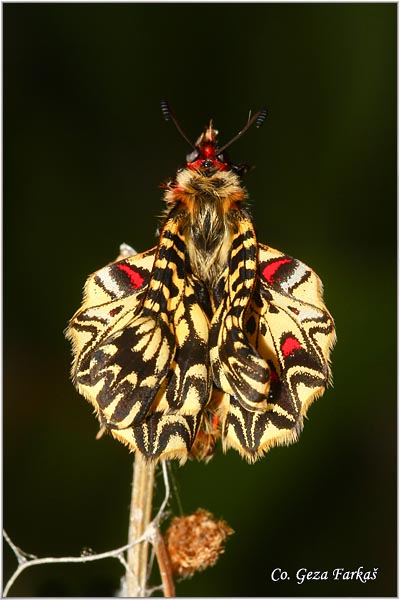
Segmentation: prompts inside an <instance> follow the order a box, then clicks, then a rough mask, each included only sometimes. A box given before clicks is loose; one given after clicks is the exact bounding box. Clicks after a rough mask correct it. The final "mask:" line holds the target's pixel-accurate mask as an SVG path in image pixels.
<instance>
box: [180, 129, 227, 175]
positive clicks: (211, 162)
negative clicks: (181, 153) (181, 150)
mask: <svg viewBox="0 0 400 600" xmlns="http://www.w3.org/2000/svg"><path fill="white" fill-rule="evenodd" d="M217 135H218V131H217V130H216V129H214V128H213V123H212V121H210V124H209V126H208V127H207V128H206V130H205V131H204V132H203V133H202V134H201V136H200V137H199V139H198V140H197V142H196V144H195V147H194V149H193V151H192V152H190V154H188V155H187V156H186V164H187V167H188V168H189V169H191V170H192V171H200V172H204V174H207V173H210V174H212V173H215V172H216V171H226V170H227V169H228V168H229V162H228V160H227V157H225V155H224V154H222V153H221V152H219V151H218V146H217Z"/></svg>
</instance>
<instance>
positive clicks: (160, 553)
mask: <svg viewBox="0 0 400 600" xmlns="http://www.w3.org/2000/svg"><path fill="white" fill-rule="evenodd" d="M152 543H153V547H154V552H155V553H156V558H157V563H158V567H159V569H160V575H161V582H162V586H163V590H164V598H174V597H175V585H174V579H173V576H172V567H171V561H170V558H169V554H168V550H167V548H166V546H165V542H164V538H163V536H162V533H161V532H160V530H159V528H158V527H157V526H155V527H154V530H153V535H152Z"/></svg>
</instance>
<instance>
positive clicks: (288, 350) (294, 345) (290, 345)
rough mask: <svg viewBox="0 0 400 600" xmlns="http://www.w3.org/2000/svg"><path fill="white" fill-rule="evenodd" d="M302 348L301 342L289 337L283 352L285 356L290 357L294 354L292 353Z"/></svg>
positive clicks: (284, 344) (284, 343) (282, 348)
mask: <svg viewBox="0 0 400 600" xmlns="http://www.w3.org/2000/svg"><path fill="white" fill-rule="evenodd" d="M300 348H301V344H300V342H299V340H297V339H296V338H295V337H287V338H286V340H285V341H284V342H283V344H282V347H281V350H282V354H283V356H285V357H286V356H289V354H292V352H294V351H295V350H299V349H300Z"/></svg>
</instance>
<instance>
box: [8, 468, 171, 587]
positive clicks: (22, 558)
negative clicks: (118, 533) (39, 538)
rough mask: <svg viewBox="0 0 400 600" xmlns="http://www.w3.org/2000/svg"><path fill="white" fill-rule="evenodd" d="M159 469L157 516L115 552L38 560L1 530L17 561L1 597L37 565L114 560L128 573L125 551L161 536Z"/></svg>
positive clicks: (129, 567)
mask: <svg viewBox="0 0 400 600" xmlns="http://www.w3.org/2000/svg"><path fill="white" fill-rule="evenodd" d="M161 467H162V472H163V478H164V485H165V495H164V499H163V501H162V503H161V506H160V509H159V511H158V513H157V515H156V516H155V517H154V519H153V521H152V522H151V523H149V524H148V526H147V527H146V528H145V529H144V530H143V533H142V534H141V535H140V536H138V537H137V538H136V539H131V538H130V540H129V543H128V544H125V545H124V546H121V547H120V548H116V549H115V550H109V551H107V552H101V553H98V554H95V553H93V554H83V553H82V555H81V556H63V557H57V558H56V557H45V558H38V557H37V556H35V555H34V554H28V553H27V552H25V551H24V550H21V548H18V546H16V545H15V544H14V542H12V540H11V539H10V537H9V536H8V534H7V533H6V531H4V530H3V535H4V538H5V540H6V541H7V543H8V545H9V546H10V548H11V549H12V551H13V552H14V554H15V557H16V559H17V561H18V567H17V569H16V570H15V571H14V573H13V574H12V576H11V577H10V579H9V580H8V582H7V584H6V586H5V588H4V591H3V597H6V596H7V595H8V593H9V591H10V589H11V587H12V586H13V584H14V583H15V581H16V579H17V578H18V577H19V576H20V575H21V573H22V572H23V571H25V569H27V568H29V567H34V566H38V565H46V564H57V563H58V564H60V563H85V562H92V561H94V560H103V559H105V558H116V559H117V560H119V561H120V562H121V563H122V564H123V565H124V567H125V570H126V571H127V573H128V572H129V571H130V570H131V566H130V565H129V562H128V561H127V560H126V558H125V552H126V551H127V550H128V551H129V549H130V548H132V547H134V546H137V545H139V544H141V543H142V542H151V543H154V542H153V539H154V537H155V532H156V533H158V535H161V534H160V532H159V531H158V526H159V523H160V521H161V519H162V516H163V514H164V511H165V508H166V506H167V504H168V499H169V494H170V487H169V481H168V473H167V467H166V464H165V462H164V461H162V462H161ZM128 569H129V571H128ZM162 569H163V567H162V566H161V565H160V571H161V570H162ZM162 577H163V575H162ZM163 584H164V580H163ZM164 590H165V588H164ZM166 591H167V590H165V593H166Z"/></svg>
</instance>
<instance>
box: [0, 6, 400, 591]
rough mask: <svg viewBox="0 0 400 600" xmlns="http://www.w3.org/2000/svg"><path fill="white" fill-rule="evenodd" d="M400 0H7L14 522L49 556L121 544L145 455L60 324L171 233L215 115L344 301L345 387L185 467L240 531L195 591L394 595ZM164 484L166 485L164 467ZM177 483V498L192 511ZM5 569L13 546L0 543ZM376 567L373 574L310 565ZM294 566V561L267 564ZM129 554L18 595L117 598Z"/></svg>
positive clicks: (269, 239)
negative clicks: (297, 421)
mask: <svg viewBox="0 0 400 600" xmlns="http://www.w3.org/2000/svg"><path fill="white" fill-rule="evenodd" d="M396 13H397V6H396V5H395V4H146V5H145V4H119V5H118V4H115V5H109V4H89V5H77V4H66V5H62V4H29V5H24V4H5V5H4V4H3V27H4V79H3V86H4V87H3V89H4V122H3V125H4V290H5V293H4V378H5V387H4V399H5V403H4V526H5V528H6V530H7V532H8V533H9V535H10V536H11V537H12V539H13V540H14V542H15V543H16V544H17V545H19V546H21V547H22V548H23V549H25V550H26V551H28V552H33V553H35V554H38V555H40V556H46V555H53V556H55V555H57V556H62V555H71V554H72V555H76V554H79V553H80V551H81V549H82V547H90V548H93V549H94V550H96V551H104V550H108V549H111V548H114V547H118V546H120V545H122V544H124V543H125V539H126V531H127V522H128V505H129V497H130V480H131V464H132V456H131V455H129V453H128V451H127V449H126V448H125V447H123V446H122V445H120V444H119V443H118V442H116V441H113V440H112V439H111V438H103V439H102V440H101V441H95V439H94V438H95V435H96V432H97V423H96V421H95V419H94V417H93V416H92V410H91V408H90V406H89V404H88V403H86V402H85V401H84V400H83V399H82V398H80V397H79V396H78V394H77V393H76V392H75V390H74V389H73V387H72V384H71V383H70V381H69V365H70V349H69V345H68V344H67V342H66V341H65V340H64V338H63V329H64V328H65V326H66V324H67V320H68V318H69V317H71V316H72V314H73V313H74V311H75V310H76V309H77V308H78V306H79V305H80V302H81V290H82V286H83V284H84V281H85V279H86V277H87V275H88V274H89V273H91V272H93V271H94V270H96V269H97V268H99V267H101V266H103V265H104V264H106V263H107V262H108V261H110V260H112V259H113V258H114V257H115V256H116V254H117V251H118V246H119V244H120V243H121V242H127V243H129V244H131V245H132V246H134V247H135V248H136V249H137V250H139V251H141V250H145V249H147V248H149V247H150V246H152V245H153V244H154V231H155V228H156V224H157V216H158V215H159V214H160V213H161V210H162V202H161V195H162V191H161V190H160V189H159V187H158V186H159V184H160V182H162V181H163V180H164V179H165V178H167V177H169V176H171V175H173V174H174V172H175V170H176V168H177V166H178V165H179V164H181V163H182V162H183V160H184V157H185V154H186V152H187V151H188V148H187V145H186V144H185V142H184V141H183V140H182V139H181V138H180V137H179V136H178V134H177V132H176V131H175V130H174V127H173V126H172V125H171V124H166V123H164V122H163V120H162V117H161V112H160V109H159V101H160V99H161V98H163V97H167V98H168V99H169V101H170V103H171V104H172V105H173V107H174V110H175V112H176V114H177V115H179V119H180V121H181V124H182V127H183V128H184V129H185V130H186V131H187V134H188V136H189V137H190V138H192V139H194V138H196V137H197V135H198V134H199V133H200V132H201V130H202V128H203V126H204V125H205V124H206V123H207V121H208V119H209V118H210V117H213V118H214V121H215V124H216V126H217V128H218V129H219V130H220V132H221V135H220V139H221V141H226V140H228V139H230V138H231V137H232V136H233V135H234V134H235V133H236V132H237V131H238V130H239V129H240V128H241V127H242V126H243V124H244V122H245V121H246V119H247V115H248V110H249V109H253V110H257V109H258V108H259V107H260V106H262V105H264V104H265V105H266V106H267V107H268V109H269V116H268V120H267V122H266V123H265V125H264V127H263V128H262V129H260V130H256V129H254V130H253V131H251V132H249V133H248V134H247V135H246V136H245V137H244V138H243V139H242V140H240V141H239V142H237V143H236V144H235V146H234V147H232V149H231V156H232V158H233V159H234V160H236V161H238V162H242V161H243V162H249V163H250V164H255V165H256V166H257V168H256V169H255V170H254V172H253V173H251V174H250V175H249V176H248V177H247V179H246V186H247V187H248V189H249V191H250V196H251V199H252V204H253V214H254V217H255V222H256V227H257V230H258V234H259V239H260V240H261V241H263V242H265V243H267V244H269V245H271V246H273V247H277V248H279V249H281V250H283V251H285V252H287V253H289V254H291V255H294V256H296V257H297V258H299V259H301V260H303V261H305V262H306V263H307V264H309V265H311V266H312V267H313V268H314V269H315V270H316V271H317V272H318V273H319V275H320V276H321V278H322V280H323V282H324V285H325V298H326V302H327V305H328V307H329V309H330V310H331V312H332V314H333V316H334V317H335V320H336V324H337V332H338V344H337V347H336V349H335V351H334V353H333V374H334V387H333V388H331V389H329V391H328V392H327V393H326V395H325V396H324V397H323V399H320V400H319V401H318V402H316V404H315V405H314V406H313V407H312V408H311V409H310V411H309V417H310V418H309V420H308V421H307V422H306V426H305V430H304V433H303V435H302V437H301V440H300V442H299V443H297V444H295V445H293V446H291V447H289V448H286V447H282V448H277V449H274V450H272V451H271V452H270V453H269V454H268V455H267V456H266V457H265V458H264V459H262V460H260V461H259V462H258V463H257V464H255V465H253V466H250V465H247V464H246V463H245V462H244V461H243V460H242V459H240V457H239V456H238V455H237V454H236V452H234V451H230V452H229V453H228V454H227V455H226V456H224V455H222V453H218V455H217V456H216V457H215V458H214V459H213V460H212V461H211V463H209V464H208V465H203V464H197V463H188V464H187V465H186V466H185V467H183V468H179V467H178V466H176V468H175V473H176V479H177V485H178V486H179V488H180V497H181V502H182V504H183V509H184V511H185V512H189V511H192V510H194V509H196V508H197V507H203V508H206V509H208V510H210V511H212V512H213V513H214V514H215V515H216V516H218V517H223V518H225V519H226V520H227V521H228V523H229V524H230V525H231V526H232V527H233V528H234V529H235V531H236V534H235V535H234V536H233V537H232V538H231V539H230V541H229V543H228V546H227V549H226V553H225V554H224V555H223V557H222V558H221V560H220V562H219V563H218V564H217V565H216V566H215V567H214V568H212V569H209V570H208V571H205V572H203V573H201V574H199V575H197V576H195V577H194V578H193V579H192V580H188V581H186V582H182V583H178V585H177V593H178V595H180V596H183V595H186V596H199V595H203V596H313V595H317V596H394V595H396V18H397V14H396ZM160 485H161V484H160ZM175 507H176V503H173V504H172V509H173V510H175ZM5 561H6V562H5V570H4V576H5V578H7V577H8V575H9V574H10V573H11V571H12V570H13V568H14V567H15V560H14V558H13V557H12V555H11V553H10V552H9V550H8V549H6V550H5ZM360 566H362V567H364V569H366V570H370V569H373V568H375V567H376V568H378V569H379V570H378V576H377V579H376V581H375V582H370V583H367V584H362V583H360V582H353V583H352V582H335V581H332V578H331V579H330V580H329V581H328V582H323V583H321V584H319V583H318V582H315V581H312V582H309V583H304V584H303V585H301V586H300V585H298V584H297V583H296V581H295V573H296V570H297V569H299V568H301V567H307V568H308V569H310V570H318V571H324V570H329V571H331V570H332V569H334V568H336V567H343V568H344V569H345V570H354V569H357V568H358V567H360ZM275 567H280V568H282V569H284V570H286V571H287V572H288V573H289V575H291V580H290V581H287V582H282V583H273V582H272V581H271V578H270V574H271V571H272V569H273V568H275ZM121 575H122V567H121V565H120V564H119V563H118V562H117V561H112V560H109V561H103V562H101V563H92V564H90V565H83V566H74V565H72V566H60V567H58V566H57V567H56V566H46V567H37V568H33V569H32V570H28V571H27V572H25V573H24V574H23V575H22V577H21V578H20V580H19V581H18V582H17V583H16V584H15V587H14V588H13V589H12V592H11V594H12V595H25V596H40V595H41V596H46V595H50V596H62V595H64V596H65V595H66V596H93V595H95V596H102V595H103V596H107V595H112V594H113V593H114V591H115V590H116V588H117V587H118V584H119V578H120V576H121Z"/></svg>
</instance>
